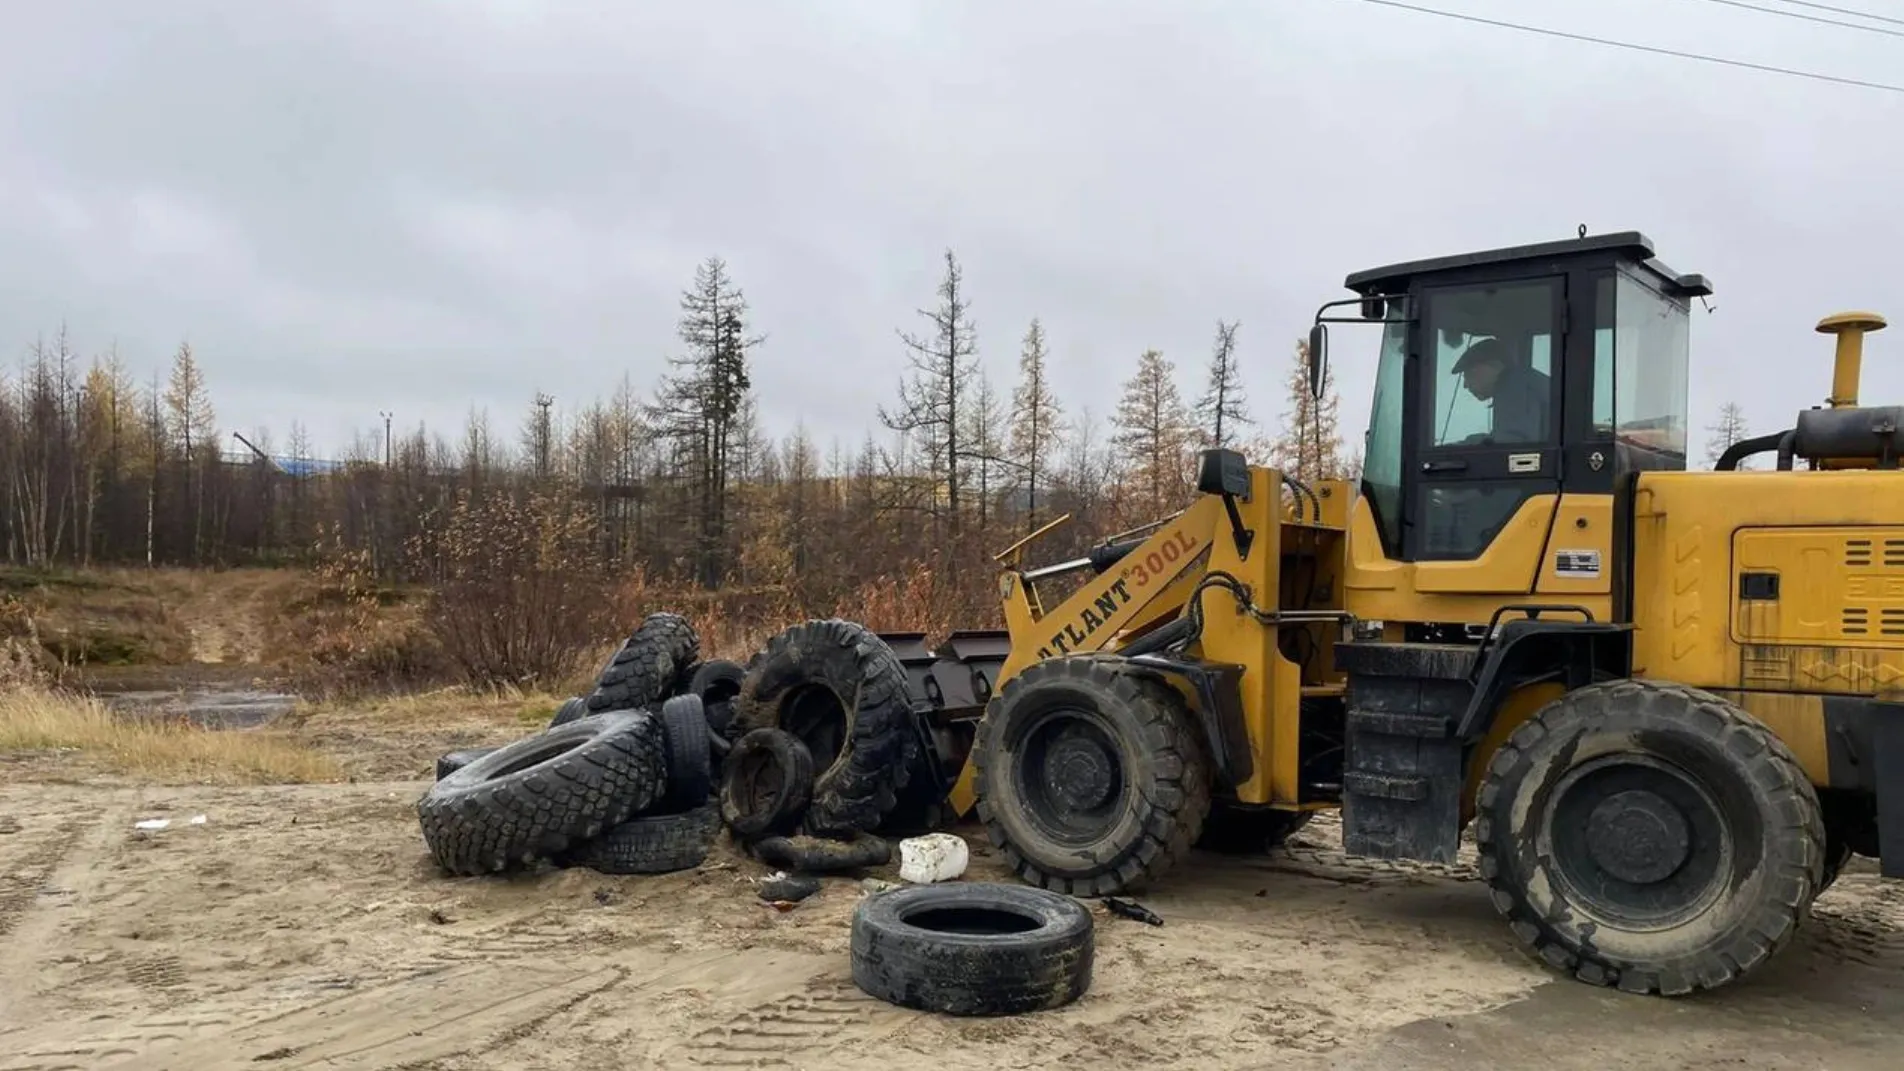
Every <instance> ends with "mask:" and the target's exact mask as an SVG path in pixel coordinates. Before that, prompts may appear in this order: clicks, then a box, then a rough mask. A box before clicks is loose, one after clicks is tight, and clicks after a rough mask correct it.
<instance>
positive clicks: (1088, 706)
mask: <svg viewBox="0 0 1904 1071" xmlns="http://www.w3.org/2000/svg"><path fill="white" fill-rule="evenodd" d="M1197 733H1198V730H1197V728H1196V726H1195V724H1194V722H1193V721H1192V719H1191V717H1190V713H1189V711H1188V709H1186V707H1185V705H1184V701H1183V698H1182V697H1181V696H1180V695H1178V694H1177V693H1176V692H1175V691H1174V690H1173V689H1171V688H1170V687H1169V686H1167V685H1165V684H1163V683H1162V682H1161V681H1159V680H1157V679H1155V678H1154V677H1152V676H1150V675H1149V674H1148V673H1146V672H1144V671H1142V670H1140V669H1138V668H1137V667H1134V666H1132V665H1131V664H1130V663H1129V662H1128V661H1126V660H1124V659H1121V658H1116V657H1112V656H1102V655H1086V656H1070V657H1060V658H1053V659H1047V660H1046V661H1043V662H1039V663H1037V664H1035V665H1033V666H1030V667H1029V668H1027V669H1026V670H1025V671H1024V672H1023V673H1020V674H1018V675H1017V676H1016V677H1013V678H1012V679H1011V680H1009V681H1007V682H1006V683H1005V686H1004V687H1003V688H1001V689H1000V690H999V693H998V695H997V697H995V698H994V699H993V700H992V701H991V702H990V703H989V704H987V706H986V709H985V714H984V716H983V717H982V718H980V719H979V726H978V735H977V738H976V740H975V741H974V743H973V747H972V757H971V760H970V761H971V762H972V763H973V767H974V772H975V776H976V781H977V784H976V786H975V787H976V789H977V795H978V816H979V819H980V820H981V821H982V822H984V824H985V831H986V833H987V835H988V836H989V837H990V838H991V841H992V843H993V844H994V845H995V846H997V847H998V848H999V849H1000V850H1001V851H1002V852H1003V854H1004V856H1005V861H1006V863H1007V864H1008V865H1009V866H1010V867H1011V868H1012V870H1013V871H1015V872H1016V873H1017V874H1018V876H1019V877H1021V878H1023V879H1024V880H1025V881H1027V882H1029V883H1031V884H1033V885H1039V886H1043V887H1044V888H1046V889H1051V890H1054V891H1056V892H1061V893H1069V894H1071V895H1073V896H1110V895H1113V894H1116V893H1119V892H1123V891H1126V890H1134V889H1137V888H1139V887H1141V886H1143V885H1145V884H1146V883H1148V882H1150V881H1152V880H1154V879H1155V878H1157V877H1158V876H1160V875H1162V874H1163V873H1164V872H1165V871H1166V870H1168V869H1169V868H1170V867H1171V866H1172V865H1173V864H1174V863H1175V862H1176V861H1177V860H1178V859H1181V858H1182V857H1183V856H1185V855H1186V854H1188V853H1189V851H1190V846H1191V845H1192V844H1194V843H1195V842H1196V841H1197V839H1198V837H1199V836H1200V835H1201V833H1202V830H1203V822H1204V818H1205V816H1206V815H1208V814H1209V811H1210V771H1209V764H1208V762H1207V760H1206V759H1205V758H1204V747H1203V744H1202V741H1201V740H1200V739H1199V738H1198V736H1197Z"/></svg>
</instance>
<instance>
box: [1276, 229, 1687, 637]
mask: <svg viewBox="0 0 1904 1071" xmlns="http://www.w3.org/2000/svg"><path fill="white" fill-rule="evenodd" d="M1346 285H1347V287H1348V288H1349V289H1350V290H1353V291H1355V292H1356V293H1357V294H1358V295H1360V296H1359V297H1356V298H1351V299H1347V300H1345V301H1340V302H1333V303H1331V304H1330V305H1327V306H1324V307H1323V310H1322V311H1321V312H1320V313H1318V316H1317V324H1316V330H1315V331H1314V332H1313V333H1312V335H1311V346H1310V348H1311V362H1312V370H1314V371H1316V372H1317V373H1318V374H1319V373H1320V371H1321V370H1322V369H1323V368H1325V367H1326V364H1327V361H1328V359H1329V354H1328V349H1329V347H1328V342H1329V339H1328V333H1327V332H1328V329H1327V327H1326V326H1324V325H1326V324H1329V323H1338V324H1348V323H1358V324H1370V325H1375V326H1379V328H1380V331H1381V334H1380V341H1379V344H1378V352H1377V353H1376V355H1375V362H1374V364H1375V377H1374V379H1375V387H1374V397H1373V399H1372V403H1371V406H1370V418H1369V424H1368V430H1367V433H1366V435H1365V437H1364V441H1363V472H1362V488H1361V490H1362V494H1361V495H1360V496H1358V500H1357V502H1356V504H1355V512H1356V514H1358V515H1359V516H1356V517H1353V518H1352V521H1351V533H1352V534H1351V542H1352V544H1360V545H1359V546H1356V547H1354V548H1353V550H1352V553H1353V557H1354V559H1355V561H1353V562H1352V563H1351V568H1350V573H1351V576H1350V587H1351V589H1352V593H1353V589H1355V588H1357V587H1360V588H1362V589H1363V590H1364V591H1366V592H1369V593H1370V594H1371V595H1372V596H1374V597H1375V601H1376V602H1377V603H1383V602H1387V603H1389V604H1390V605H1388V606H1387V607H1385V608H1384V607H1382V606H1375V607H1370V608H1368V609H1373V610H1375V611H1376V612H1375V613H1373V614H1371V615H1368V616H1375V617H1383V618H1386V619H1387V620H1390V621H1396V620H1402V621H1408V620H1415V621H1419V620H1423V616H1422V611H1423V609H1424V607H1423V604H1422V598H1423V597H1424V596H1427V597H1430V599H1431V601H1432V597H1433V596H1438V595H1439V596H1447V597H1448V598H1447V599H1445V600H1443V602H1444V603H1445V605H1444V606H1443V607H1441V609H1440V611H1439V613H1438V616H1430V619H1432V620H1439V621H1445V622H1454V621H1468V622H1469V623H1474V624H1478V623H1484V622H1485V621H1486V620H1487V619H1488V617H1489V615H1490V612H1491V608H1492V607H1495V606H1498V605H1500V604H1501V603H1502V602H1503V601H1504V600H1505V601H1509V602H1511V601H1514V597H1515V596H1527V595H1533V594H1536V593H1539V592H1543V591H1546V590H1547V588H1548V587H1549V586H1550V585H1548V583H1547V582H1548V581H1554V582H1555V583H1557V584H1559V585H1560V591H1561V593H1564V594H1573V595H1580V596H1598V595H1609V594H1610V588H1609V587H1608V586H1607V579H1608V567H1607V563H1606V562H1605V559H1606V558H1607V557H1608V556H1609V555H1610V553H1611V549H1612V546H1613V539H1612V533H1611V531H1610V528H1611V518H1612V511H1611V509H1610V508H1605V507H1607V506H1608V503H1609V502H1610V496H1612V494H1613V492H1614V490H1615V489H1616V488H1617V487H1619V486H1621V483H1622V478H1623V477H1625V476H1626V475H1627V474H1630V473H1632V472H1636V471H1640V470H1645V469H1683V468H1685V466H1686V448H1687V367H1688V357H1689V332H1688V319H1689V307H1690V302H1691V299H1693V298H1695V297H1699V296H1703V295H1706V294H1709V293H1711V287H1710V286H1709V285H1708V284H1707V282H1706V281H1705V279H1704V278H1703V277H1700V276H1697V275H1679V274H1676V273H1674V272H1672V271H1670V270H1668V269H1667V268H1666V267H1665V266H1664V265H1662V264H1660V263H1659V261H1658V260H1657V259H1655V258H1654V256H1653V247H1652V244H1651V243H1650V242H1649V241H1648V240H1647V239H1646V238H1645V236H1643V235H1641V234H1638V233H1635V232H1625V233H1619V234H1609V235H1594V236H1586V235H1582V236H1581V237H1579V238H1576V239H1572V240H1567V241H1560V242H1550V243H1545V244H1540V245H1530V246H1518V247H1512V248H1507V249H1497V250H1490V251H1486V252H1479V253H1468V254H1462V255H1457V256H1447V257H1440V258H1436V259H1432V260H1422V261H1415V262H1410V263H1402V264H1394V265H1390V266H1387V267H1382V268H1375V269H1371V270H1368V271H1361V272H1356V273H1354V274H1352V275H1350V276H1349V277H1348V279H1347V280H1346ZM1340 306H1354V312H1355V315H1344V316H1331V315H1329V310H1330V309H1331V308H1334V307H1340ZM1343 338H1344V339H1345V340H1346V339H1349V338H1354V339H1355V340H1356V345H1357V348H1358V349H1360V348H1361V347H1362V346H1363V345H1364V344H1365V343H1364V338H1363V337H1361V334H1360V333H1359V332H1357V333H1353V334H1350V333H1346V332H1345V333H1344V335H1343ZM1575 496H1588V497H1591V496H1605V497H1604V498H1603V499H1602V501H1601V502H1600V503H1599V505H1597V506H1595V505H1593V504H1591V503H1589V502H1587V501H1586V500H1585V499H1576V498H1575ZM1569 503H1571V507H1570V506H1569V505H1568V504H1569ZM1583 511H1584V512H1583ZM1557 521H1560V522H1562V523H1564V525H1565V529H1566V530H1565V532H1564V533H1556V532H1555V527H1556V522H1557ZM1555 540H1558V542H1555ZM1576 552H1577V557H1569V556H1566V555H1569V554H1574V553H1576ZM1556 555H1560V556H1558V557H1557V556H1556ZM1358 566H1359V569H1358ZM1383 592H1386V593H1388V595H1389V596H1390V597H1388V598H1383V597H1381V593H1383ZM1384 611H1386V612H1384ZM1411 611H1412V612H1411Z"/></svg>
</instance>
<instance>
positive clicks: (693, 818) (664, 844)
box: [561, 803, 721, 874]
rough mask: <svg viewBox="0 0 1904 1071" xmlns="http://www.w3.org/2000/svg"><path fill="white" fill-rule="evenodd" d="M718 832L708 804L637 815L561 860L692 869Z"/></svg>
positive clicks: (590, 865)
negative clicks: (672, 812) (683, 809)
mask: <svg viewBox="0 0 1904 1071" xmlns="http://www.w3.org/2000/svg"><path fill="white" fill-rule="evenodd" d="M720 832H721V815H720V808H719V807H718V806H716V805H715V804H712V803H703V804H702V805H701V806H699V807H695V808H693V809H692V810H688V811H683V812H681V813H679V814H649V815H639V816H636V817H634V818H630V819H629V820H627V821H626V822H623V823H621V824H620V825H618V826H615V827H614V828H612V829H609V830H607V831H606V832H604V833H602V834H601V835H600V836H598V837H594V838H591V839H589V840H586V841H583V842H582V843H581V844H579V845H577V846H576V847H574V848H572V849H570V850H569V851H568V852H567V853H566V854H565V855H564V856H563V858H562V860H561V862H562V865H564V866H574V867H585V868H587V869H589V870H593V871H595V872H597V873H600V874H670V873H673V872H675V871H677V870H693V869H694V868H695V867H698V866H700V865H701V864H702V863H704V862H706V861H707V856H708V852H709V851H710V850H711V849H712V848H713V846H714V841H715V839H716V838H717V837H719V836H720Z"/></svg>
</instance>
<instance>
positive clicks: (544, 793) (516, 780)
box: [416, 712, 663, 874]
mask: <svg viewBox="0 0 1904 1071" xmlns="http://www.w3.org/2000/svg"><path fill="white" fill-rule="evenodd" d="M662 777H663V769H662V760H661V727H660V725H659V723H657V722H656V721H655V719H654V718H652V717H650V716H649V715H646V714H639V713H627V712H615V713H608V714H598V715H595V716H592V717H588V718H582V719H580V720H577V721H572V722H569V723H568V724H567V725H560V726H557V727H555V728H554V729H551V730H549V731H547V732H545V733H539V734H537V735H535V736H531V737H528V738H526V739H523V740H518V741H516V742H514V743H512V744H506V745H504V746H502V747H500V748H497V749H496V750H495V751H492V752H490V753H489V754H487V755H484V756H483V757H481V758H479V759H477V760H475V761H474V762H471V763H470V764H469V765H467V766H464V767H463V768H462V769H460V770H457V771H455V772H453V773H451V774H450V775H449V776H447V777H445V778H443V779H442V780H441V781H438V782H436V784H434V785H432V786H431V787H430V790H429V791H428V792H427V793H425V794H424V796H423V798H422V799H420V800H418V801H417V805H416V809H417V819H418V821H419V822H420V823H421V825H422V827H423V840H424V843H425V844H427V845H428V846H429V849H430V854H431V855H432V856H434V857H435V858H436V861H437V863H438V864H439V865H441V866H442V867H443V869H445V870H447V871H449V872H450V873H452V874H485V873H493V872H495V871H500V870H505V869H508V868H510V867H512V866H517V865H524V864H529V863H533V862H535V861H537V860H541V859H551V858H554V857H555V856H557V855H559V854H560V853H561V852H563V851H564V850H565V849H567V848H569V847H570V846H571V845H574V844H577V843H579V842H581V841H585V840H588V839H589V838H591V837H594V836H596V835H598V834H600V833H601V832H602V830H604V829H608V828H610V827H612V826H615V825H619V824H620V823H622V822H624V821H626V820H627V819H628V818H629V817H630V816H632V815H634V814H635V813H636V812H638V811H641V810H643V809H645V808H646V807H648V806H649V805H650V804H651V803H653V802H654V799H655V797H656V795H658V794H659V792H660V790H661V787H662Z"/></svg>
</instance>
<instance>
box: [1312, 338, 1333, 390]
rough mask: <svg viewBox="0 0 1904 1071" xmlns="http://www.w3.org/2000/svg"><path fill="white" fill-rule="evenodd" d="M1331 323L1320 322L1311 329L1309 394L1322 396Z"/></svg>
mask: <svg viewBox="0 0 1904 1071" xmlns="http://www.w3.org/2000/svg"><path fill="white" fill-rule="evenodd" d="M1328 353H1329V325H1328V324H1323V323H1318V324H1316V325H1315V326H1314V327H1311V328H1310V329H1309V395H1310V397H1312V398H1315V399H1317V400H1318V401H1320V400H1321V398H1322V369H1323V367H1324V363H1325V362H1326V361H1327V360H1328Z"/></svg>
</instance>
